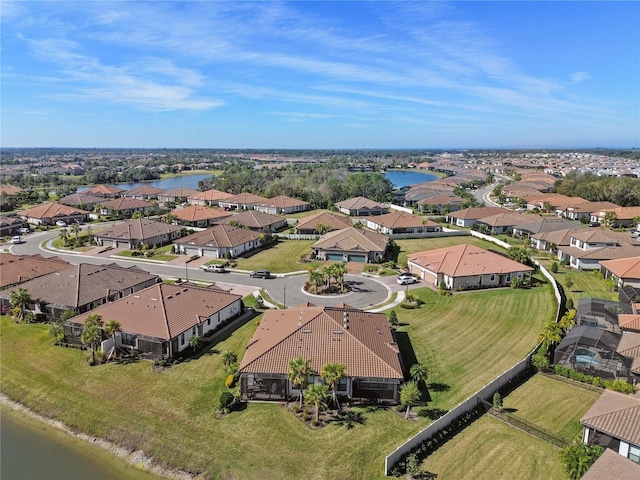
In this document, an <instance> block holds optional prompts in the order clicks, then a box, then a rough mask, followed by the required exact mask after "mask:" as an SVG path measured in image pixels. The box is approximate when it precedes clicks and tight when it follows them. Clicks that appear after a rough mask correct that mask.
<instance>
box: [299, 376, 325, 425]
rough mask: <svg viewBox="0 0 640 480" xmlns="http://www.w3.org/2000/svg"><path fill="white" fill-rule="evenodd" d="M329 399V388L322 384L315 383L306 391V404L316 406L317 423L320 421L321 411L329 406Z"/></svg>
mask: <svg viewBox="0 0 640 480" xmlns="http://www.w3.org/2000/svg"><path fill="white" fill-rule="evenodd" d="M328 397H329V386H328V385H324V384H322V383H314V384H313V385H310V386H309V388H307V390H306V399H305V402H306V403H309V404H312V405H315V407H316V416H315V419H316V422H318V421H320V409H321V408H325V407H326V406H327V398H328Z"/></svg>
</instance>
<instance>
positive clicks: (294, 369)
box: [287, 357, 314, 408]
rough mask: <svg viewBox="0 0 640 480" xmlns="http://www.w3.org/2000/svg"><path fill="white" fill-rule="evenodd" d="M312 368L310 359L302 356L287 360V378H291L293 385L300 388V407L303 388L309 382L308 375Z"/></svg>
mask: <svg viewBox="0 0 640 480" xmlns="http://www.w3.org/2000/svg"><path fill="white" fill-rule="evenodd" d="M313 373H314V372H313V369H312V368H311V359H305V358H303V357H298V358H294V359H293V360H289V372H288V373H287V378H288V379H289V380H291V383H293V385H294V387H295V386H296V385H297V386H298V389H299V390H300V408H302V400H303V396H304V395H303V390H304V389H305V388H306V386H307V385H308V384H309V375H313Z"/></svg>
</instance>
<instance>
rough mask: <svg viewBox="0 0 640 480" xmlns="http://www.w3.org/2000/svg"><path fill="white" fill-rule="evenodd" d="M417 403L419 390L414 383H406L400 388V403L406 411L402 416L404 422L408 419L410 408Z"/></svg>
mask: <svg viewBox="0 0 640 480" xmlns="http://www.w3.org/2000/svg"><path fill="white" fill-rule="evenodd" d="M419 401H420V389H419V388H418V385H417V384H416V382H407V383H405V384H404V385H403V386H402V387H400V403H402V405H406V406H407V411H406V412H405V414H404V418H405V420H406V419H408V418H409V412H410V411H411V407H412V406H414V405H416V404H417V403H418V402H419Z"/></svg>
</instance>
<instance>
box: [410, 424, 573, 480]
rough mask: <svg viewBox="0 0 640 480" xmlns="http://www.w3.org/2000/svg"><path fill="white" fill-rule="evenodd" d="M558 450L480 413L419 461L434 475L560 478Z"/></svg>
mask: <svg viewBox="0 0 640 480" xmlns="http://www.w3.org/2000/svg"><path fill="white" fill-rule="evenodd" d="M559 452H560V450H559V449H558V448H556V447H554V446H553V445H551V444H550V443H547V442H544V441H542V440H540V439H537V438H534V437H532V436H530V435H528V434H526V433H524V432H522V431H520V430H517V429H515V428H512V427H510V426H508V425H506V424H504V423H502V422H501V421H500V420H498V419H495V418H492V417H488V416H486V415H485V416H483V417H481V418H480V419H478V420H476V421H475V422H474V423H473V424H471V425H470V426H469V427H467V428H466V429H465V430H464V431H463V432H462V433H460V434H458V435H456V436H455V437H453V438H452V439H451V440H449V441H448V442H447V443H445V444H444V445H443V446H441V447H440V448H439V449H438V450H436V451H435V452H434V453H433V454H431V455H430V456H428V457H427V458H426V459H425V460H424V462H423V463H422V469H423V470H424V471H425V472H430V473H433V474H435V475H437V478H438V479H443V480H445V479H446V480H448V479H478V480H513V479H515V478H517V479H518V480H540V479H545V480H564V479H566V478H567V477H566V475H565V473H564V471H563V470H562V467H561V465H560V460H559V458H558V453H559Z"/></svg>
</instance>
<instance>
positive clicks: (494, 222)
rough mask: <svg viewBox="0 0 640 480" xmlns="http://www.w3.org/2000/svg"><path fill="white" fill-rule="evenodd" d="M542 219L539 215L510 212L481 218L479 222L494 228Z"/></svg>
mask: <svg viewBox="0 0 640 480" xmlns="http://www.w3.org/2000/svg"><path fill="white" fill-rule="evenodd" d="M540 219H542V217H540V216H538V215H531V214H524V213H520V212H512V211H509V212H502V213H498V214H497V215H491V216H489V217H482V218H479V219H478V222H479V223H484V224H486V225H489V226H492V227H512V226H514V225H518V224H520V223H522V222H526V221H532V220H540Z"/></svg>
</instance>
